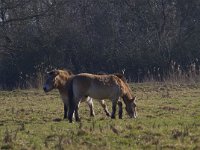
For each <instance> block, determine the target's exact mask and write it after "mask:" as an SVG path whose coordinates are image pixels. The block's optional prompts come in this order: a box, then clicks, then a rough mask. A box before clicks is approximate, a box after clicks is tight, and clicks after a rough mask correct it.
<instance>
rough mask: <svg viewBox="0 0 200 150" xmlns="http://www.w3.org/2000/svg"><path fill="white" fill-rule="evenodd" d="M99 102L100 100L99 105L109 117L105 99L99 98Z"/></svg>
mask: <svg viewBox="0 0 200 150" xmlns="http://www.w3.org/2000/svg"><path fill="white" fill-rule="evenodd" d="M99 102H100V104H101V106H102V107H103V109H104V112H105V113H106V116H108V117H110V112H109V111H108V107H107V105H106V104H105V101H104V100H100V101H99Z"/></svg>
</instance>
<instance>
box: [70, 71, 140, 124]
mask: <svg viewBox="0 0 200 150" xmlns="http://www.w3.org/2000/svg"><path fill="white" fill-rule="evenodd" d="M68 84H69V85H68V88H69V89H68V92H69V112H68V119H69V121H70V122H72V115H73V113H74V111H75V118H77V119H78V118H79V114H78V107H79V105H78V104H79V102H80V101H81V100H82V99H83V98H84V97H88V96H89V97H91V98H94V99H110V100H111V101H112V115H111V118H115V112H116V105H117V104H118V107H119V118H120V119H122V113H123V112H122V102H121V99H120V97H121V98H122V99H123V101H124V103H125V105H126V111H127V112H128V115H129V116H130V117H131V118H136V104H135V99H136V98H135V97H133V96H132V94H131V92H132V91H131V89H130V88H129V85H128V84H127V83H126V82H125V81H123V80H122V79H120V77H118V76H117V75H113V74H112V75H111V74H110V75H109V74H106V75H95V74H89V73H81V74H78V75H75V76H73V77H72V78H71V79H70V80H69V83H68Z"/></svg>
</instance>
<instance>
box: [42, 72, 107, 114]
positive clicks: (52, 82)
mask: <svg viewBox="0 0 200 150" xmlns="http://www.w3.org/2000/svg"><path fill="white" fill-rule="evenodd" d="M47 74H48V77H47V80H46V82H45V84H44V87H43V89H44V91H45V92H49V91H51V90H53V89H58V90H59V93H60V95H61V98H62V101H63V103H64V118H67V111H68V103H69V102H68V86H67V83H68V80H69V79H70V77H72V76H73V73H72V72H71V71H69V70H52V71H50V72H48V73H47ZM82 101H86V102H87V104H88V106H89V108H90V116H94V115H95V114H94V108H93V107H94V106H93V100H92V98H91V97H88V96H87V97H84V98H83V99H82ZM99 102H100V104H101V106H102V107H103V109H104V111H105V113H106V115H107V116H110V113H109V111H108V108H107V105H106V104H105V101H104V100H100V101H99Z"/></svg>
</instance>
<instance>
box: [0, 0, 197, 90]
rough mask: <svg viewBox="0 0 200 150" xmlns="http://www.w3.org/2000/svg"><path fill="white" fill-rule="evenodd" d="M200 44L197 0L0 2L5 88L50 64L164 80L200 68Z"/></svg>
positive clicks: (0, 65)
mask: <svg viewBox="0 0 200 150" xmlns="http://www.w3.org/2000/svg"><path fill="white" fill-rule="evenodd" d="M199 41H200V1H198V0H190V1H189V0H97V1H94V0H73V1H70V0H0V88H13V87H16V86H20V87H21V86H24V87H27V86H28V84H32V83H34V82H35V81H36V80H39V79H42V78H43V74H44V72H45V71H47V70H49V69H52V68H67V69H71V70H72V71H73V72H75V73H79V72H91V73H98V72H105V73H113V72H121V71H122V70H124V69H125V76H126V77H127V78H129V79H130V80H131V81H139V82H142V81H144V79H146V78H150V76H151V77H154V78H155V79H156V80H159V81H163V80H164V79H165V78H167V77H168V76H169V74H170V73H171V72H172V71H173V68H172V67H173V65H174V67H175V68H176V70H177V69H180V70H181V71H182V73H183V72H187V71H188V70H189V68H190V67H191V64H194V63H195V67H196V71H198V70H199V68H198V66H199V59H200V42H199ZM172 62H173V65H172ZM174 63H175V64H174ZM38 78H39V79H38ZM29 81H33V82H29ZM36 86H37V85H36Z"/></svg>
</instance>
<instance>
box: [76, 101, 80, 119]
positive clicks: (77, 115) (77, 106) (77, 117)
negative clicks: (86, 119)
mask: <svg viewBox="0 0 200 150" xmlns="http://www.w3.org/2000/svg"><path fill="white" fill-rule="evenodd" d="M79 105H80V102H79V103H78V105H76V106H75V120H76V122H80V117H79V113H78V109H79Z"/></svg>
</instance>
